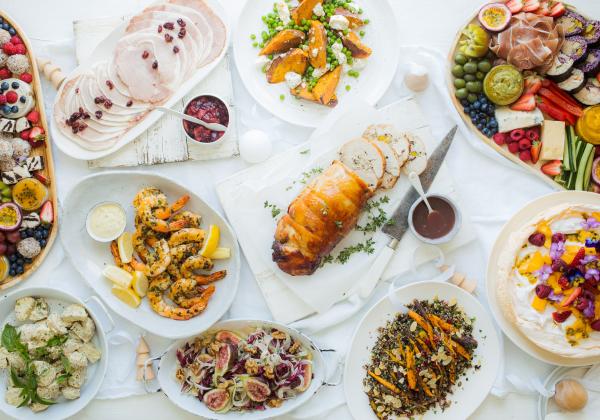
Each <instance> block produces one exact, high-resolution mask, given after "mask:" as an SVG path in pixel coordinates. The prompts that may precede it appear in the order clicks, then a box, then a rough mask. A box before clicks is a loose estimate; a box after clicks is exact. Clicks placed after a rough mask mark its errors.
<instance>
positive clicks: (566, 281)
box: [558, 276, 571, 290]
mask: <svg viewBox="0 0 600 420" xmlns="http://www.w3.org/2000/svg"><path fill="white" fill-rule="evenodd" d="M558 285H559V286H560V287H561V288H562V289H563V290H566V289H568V288H569V287H571V283H569V279H568V278H566V277H565V276H560V278H559V279H558Z"/></svg>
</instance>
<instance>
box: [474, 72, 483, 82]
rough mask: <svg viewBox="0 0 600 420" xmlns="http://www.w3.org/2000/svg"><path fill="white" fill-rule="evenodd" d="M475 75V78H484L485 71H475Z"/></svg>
mask: <svg viewBox="0 0 600 420" xmlns="http://www.w3.org/2000/svg"><path fill="white" fill-rule="evenodd" d="M475 77H476V78H477V80H483V79H485V73H483V72H480V71H478V72H477V73H475Z"/></svg>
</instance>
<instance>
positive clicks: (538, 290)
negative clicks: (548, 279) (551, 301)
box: [535, 284, 552, 299]
mask: <svg viewBox="0 0 600 420" xmlns="http://www.w3.org/2000/svg"><path fill="white" fill-rule="evenodd" d="M551 291H552V288H551V287H550V286H548V285H547V284H538V285H537V286H535V294H536V295H537V297H539V298H540V299H545V298H547V297H548V295H549V294H550V292H551Z"/></svg>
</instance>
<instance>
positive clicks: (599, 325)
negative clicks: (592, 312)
mask: <svg viewBox="0 0 600 420" xmlns="http://www.w3.org/2000/svg"><path fill="white" fill-rule="evenodd" d="M590 327H592V330H594V331H600V319H597V320H595V321H594V322H592V323H591V324H590Z"/></svg>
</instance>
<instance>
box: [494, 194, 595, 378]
mask: <svg viewBox="0 0 600 420" xmlns="http://www.w3.org/2000/svg"><path fill="white" fill-rule="evenodd" d="M568 203H572V204H584V205H585V204H590V205H598V194H596V193H591V192H582V191H562V192H557V193H553V194H548V195H545V196H543V197H541V198H538V199H536V200H533V201H531V202H530V203H529V204H526V205H525V206H524V207H523V208H522V209H521V210H519V211H518V212H517V213H515V215H514V216H513V217H512V218H511V219H510V220H509V221H508V222H506V224H505V225H504V227H503V228H502V230H501V231H500V234H499V235H498V237H497V238H496V242H495V243H494V247H493V248H492V252H491V253H490V258H489V260H488V267H487V276H486V289H487V300H488V302H489V305H490V309H491V310H492V314H493V315H494V318H495V319H496V322H498V324H499V325H500V327H501V328H502V331H503V332H504V334H506V335H507V336H508V338H510V339H511V341H512V342H513V343H514V344H515V345H516V346H517V347H519V348H520V349H521V350H523V351H524V352H526V353H527V354H529V355H530V356H532V357H535V358H536V359H538V360H541V361H542V362H546V363H550V364H553V365H558V366H587V365H592V364H594V363H598V362H599V361H600V357H585V358H578V359H574V358H569V357H564V356H559V355H556V354H554V353H552V352H550V351H548V350H545V349H542V348H541V347H538V346H537V345H536V344H535V343H534V342H533V341H531V340H529V339H528V338H527V337H526V336H525V335H524V334H523V333H522V332H521V330H520V329H519V328H517V327H516V326H515V325H514V324H513V323H512V322H510V321H509V320H508V319H506V317H505V316H504V312H503V311H502V309H501V307H500V305H499V303H498V297H497V295H496V291H497V290H498V282H499V281H500V279H499V278H498V260H499V258H500V255H501V254H502V251H503V250H504V249H505V246H506V243H507V241H508V240H509V237H510V235H511V234H512V233H513V232H516V231H518V230H520V229H522V228H523V227H525V226H527V225H528V224H530V223H531V221H532V220H533V218H534V217H536V216H537V215H539V214H540V213H541V212H543V211H544V210H546V209H549V208H552V207H555V206H557V205H561V204H568Z"/></svg>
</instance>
